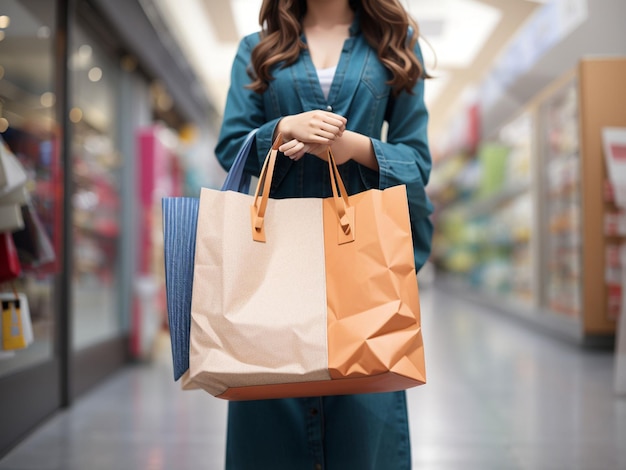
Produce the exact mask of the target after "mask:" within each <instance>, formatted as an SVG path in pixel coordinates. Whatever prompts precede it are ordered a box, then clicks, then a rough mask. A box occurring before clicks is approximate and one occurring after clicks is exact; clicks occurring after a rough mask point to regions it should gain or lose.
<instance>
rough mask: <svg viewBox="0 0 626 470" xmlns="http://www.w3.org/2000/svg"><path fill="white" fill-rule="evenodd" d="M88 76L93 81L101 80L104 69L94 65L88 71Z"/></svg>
mask: <svg viewBox="0 0 626 470" xmlns="http://www.w3.org/2000/svg"><path fill="white" fill-rule="evenodd" d="M87 76H88V77H89V80H91V81H92V82H99V81H100V79H101V78H102V69H101V68H100V67H92V68H90V69H89V72H87Z"/></svg>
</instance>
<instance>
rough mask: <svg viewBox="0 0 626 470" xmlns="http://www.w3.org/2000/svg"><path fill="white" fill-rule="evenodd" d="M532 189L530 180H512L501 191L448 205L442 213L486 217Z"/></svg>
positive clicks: (467, 217)
mask: <svg viewBox="0 0 626 470" xmlns="http://www.w3.org/2000/svg"><path fill="white" fill-rule="evenodd" d="M530 190H531V182H530V181H517V182H511V183H509V184H508V185H507V186H506V187H505V188H504V189H503V190H502V191H499V192H497V193H495V194H493V195H491V196H488V197H485V198H482V199H477V200H470V201H467V202H465V201H462V202H456V203H454V204H453V205H451V206H449V207H447V208H446V212H445V213H444V214H442V216H443V217H445V215H446V214H450V213H454V214H455V215H457V216H460V217H464V218H466V219H473V218H477V217H484V216H487V215H490V214H491V213H492V212H493V211H494V210H495V209H497V208H498V207H500V206H502V205H503V204H505V203H507V202H510V201H511V200H512V199H515V198H516V197H518V196H521V195H523V194H525V193H528V192H529V191H530Z"/></svg>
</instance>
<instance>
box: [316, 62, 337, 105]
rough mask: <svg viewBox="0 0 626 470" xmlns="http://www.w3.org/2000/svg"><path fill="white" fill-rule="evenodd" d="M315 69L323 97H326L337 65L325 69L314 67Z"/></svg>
mask: <svg viewBox="0 0 626 470" xmlns="http://www.w3.org/2000/svg"><path fill="white" fill-rule="evenodd" d="M315 70H316V71H317V78H318V79H319V81H320V86H321V87H322V91H323V92H324V98H326V99H328V93H330V86H331V85H332V83H333V77H334V76H335V70H337V66H336V65H335V66H334V67H328V68H327V69H315Z"/></svg>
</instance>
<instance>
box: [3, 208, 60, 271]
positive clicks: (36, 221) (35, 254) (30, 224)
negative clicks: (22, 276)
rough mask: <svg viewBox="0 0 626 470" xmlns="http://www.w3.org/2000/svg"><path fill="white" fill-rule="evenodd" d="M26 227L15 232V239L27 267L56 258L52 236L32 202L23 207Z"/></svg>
mask: <svg viewBox="0 0 626 470" xmlns="http://www.w3.org/2000/svg"><path fill="white" fill-rule="evenodd" d="M21 211H22V217H23V219H24V228H23V229H21V230H18V231H16V232H13V241H14V242H15V246H16V248H17V252H18V255H19V258H20V261H21V263H22V265H23V266H24V268H25V269H35V268H40V267H42V266H44V265H46V264H48V263H52V262H54V261H55V259H56V254H55V252H54V247H53V246H52V242H51V241H50V237H49V236H48V233H47V232H46V229H45V228H44V226H43V223H42V222H41V219H40V218H39V215H38V214H37V211H36V209H35V207H34V206H33V204H32V202H30V201H29V202H27V203H26V204H25V205H23V206H22V207H21Z"/></svg>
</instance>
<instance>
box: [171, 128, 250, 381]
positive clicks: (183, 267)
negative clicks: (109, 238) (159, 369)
mask: <svg viewBox="0 0 626 470" xmlns="http://www.w3.org/2000/svg"><path fill="white" fill-rule="evenodd" d="M255 134H256V131H252V132H250V134H248V137H247V138H246V140H245V142H244V144H243V145H242V146H241V148H240V149H239V153H238V154H237V157H236V158H235V161H234V163H233V166H232V168H231V169H230V171H229V172H228V175H227V177H226V180H225V181H224V185H223V186H222V191H228V190H231V191H237V192H240V193H247V192H248V191H249V189H250V175H249V174H246V173H244V171H243V170H244V167H245V164H246V160H247V158H248V154H249V153H250V150H251V148H252V144H253V142H254V136H255ZM199 201H200V200H199V198H197V197H165V198H163V200H162V208H163V247H164V248H163V249H164V257H165V293H166V298H167V318H168V323H169V330H170V338H171V343H172V359H173V365H174V380H178V379H180V378H181V377H182V375H183V374H184V373H185V372H186V371H187V369H189V330H190V325H191V292H192V288H193V268H194V256H195V252H196V226H197V222H198V205H199Z"/></svg>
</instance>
